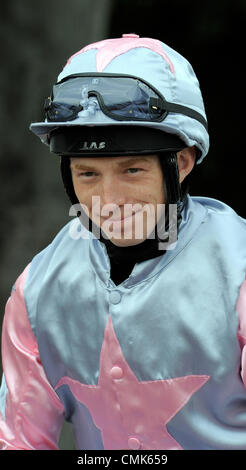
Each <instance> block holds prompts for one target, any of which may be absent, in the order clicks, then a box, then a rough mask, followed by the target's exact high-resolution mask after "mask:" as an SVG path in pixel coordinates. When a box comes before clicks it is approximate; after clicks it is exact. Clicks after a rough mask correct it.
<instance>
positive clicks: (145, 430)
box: [56, 317, 209, 450]
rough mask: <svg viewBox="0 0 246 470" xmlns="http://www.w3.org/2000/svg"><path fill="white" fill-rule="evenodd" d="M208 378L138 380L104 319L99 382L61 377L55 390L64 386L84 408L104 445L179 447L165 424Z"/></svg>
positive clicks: (168, 448) (116, 446) (114, 447)
mask: <svg viewBox="0 0 246 470" xmlns="http://www.w3.org/2000/svg"><path fill="white" fill-rule="evenodd" d="M208 379H209V376H208V375H189V376H185V377H177V378H173V379H167V380H151V381H142V382H141V381H139V380H138V379H137V377H136V376H135V374H134V373H133V371H132V370H131V368H130V367H129V365H128V363H127V361H126V359H125V358H124V356H123V353H122V350H121V347H120V344H119V341H118V339H117V337H116V334H115V331H114V328H113V323H112V318H111V317H109V320H108V323H107V325H106V328H105V333H104V341H103V345H102V349H101V354H100V373H99V379H98V385H87V384H83V383H81V382H79V381H77V380H73V379H71V378H69V377H63V378H61V380H60V381H59V382H58V384H57V385H56V389H58V388H59V387H60V386H61V385H64V384H67V385H68V386H69V387H70V389H71V391H72V393H73V395H74V396H75V398H76V399H77V400H79V401H80V402H81V403H83V404H84V405H85V406H86V407H87V408H88V409H89V411H90V413H91V416H92V418H93V420H94V423H95V425H96V426H97V427H98V428H99V429H100V430H101V434H102V440H103V444H104V448H105V449H110V450H114V449H129V447H130V448H135V449H158V450H161V449H165V450H181V449H182V447H181V446H180V445H179V443H178V442H177V441H176V440H175V439H174V438H173V437H172V436H171V435H170V434H169V433H168V431H167V428H166V425H167V423H168V422H169V421H170V420H171V419H172V418H173V417H174V416H175V415H176V414H177V413H178V412H179V411H180V410H181V408H183V407H184V406H185V404H186V403H187V402H188V401H189V399H190V398H191V397H192V395H193V394H194V393H196V392H197V391H198V390H199V389H200V388H201V387H202V386H203V385H204V384H205V383H206V382H207V381H208Z"/></svg>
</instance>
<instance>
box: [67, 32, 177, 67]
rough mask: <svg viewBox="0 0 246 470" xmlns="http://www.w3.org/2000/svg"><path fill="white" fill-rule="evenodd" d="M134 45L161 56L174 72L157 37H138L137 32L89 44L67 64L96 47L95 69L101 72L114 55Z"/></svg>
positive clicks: (132, 47) (122, 52)
mask: <svg viewBox="0 0 246 470" xmlns="http://www.w3.org/2000/svg"><path fill="white" fill-rule="evenodd" d="M136 47H146V48H147V49H151V50H152V51H154V52H156V53H157V54H159V55H160V56H162V57H163V59H164V60H165V61H166V62H167V63H168V64H169V67H170V70H171V72H172V74H174V65H173V63H172V61H171V60H170V58H169V57H168V55H167V53H166V52H165V51H164V49H163V47H162V45H161V42H160V41H158V39H151V38H140V37H139V36H138V35H137V34H123V36H122V38H117V39H106V40H104V41H99V42H95V43H93V44H89V45H88V46H86V47H83V49H81V50H80V51H78V52H76V53H75V54H74V55H72V56H71V57H70V59H68V62H67V65H68V64H70V62H71V61H72V59H73V58H74V57H75V56H77V55H79V54H83V53H84V52H87V51H89V50H91V49H97V57H96V63H97V71H98V72H102V71H103V70H104V69H105V67H107V65H108V64H109V63H110V62H111V61H112V60H113V59H114V58H115V57H117V56H119V55H120V54H124V53H125V52H127V51H129V50H130V49H134V48H136Z"/></svg>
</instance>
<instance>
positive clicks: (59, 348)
mask: <svg viewBox="0 0 246 470" xmlns="http://www.w3.org/2000/svg"><path fill="white" fill-rule="evenodd" d="M76 220H77V219H76ZM72 224H75V219H74V220H72V221H71V222H70V223H69V224H68V225H66V226H65V227H64V228H63V229H62V230H61V231H60V233H58V235H57V236H56V238H55V239H54V241H53V242H52V243H51V244H50V245H49V246H48V247H47V248H46V249H45V250H43V251H42V252H41V253H39V254H38V255H37V256H36V257H35V258H34V259H33V260H32V262H31V263H30V264H29V265H28V266H27V268H26V269H25V271H24V272H23V273H22V275H21V276H20V277H19V278H18V280H17V281H16V283H15V286H14V288H13V290H12V294H11V297H10V299H9V300H8V302H7V306H6V313H5V317H4V324H3V335H2V354H3V369H4V375H3V380H2V387H1V394H0V398H1V400H0V405H1V407H0V409H1V419H0V444H1V446H2V449H55V448H57V446H58V444H57V443H58V439H59V433H60V429H61V426H62V422H63V420H64V419H66V420H67V421H69V422H70V423H71V426H72V428H73V432H74V436H75V441H76V445H77V447H78V449H159V450H161V449H165V450H167V449H244V450H246V390H245V384H246V373H245V366H246V359H245V354H246V353H245V351H246V349H245V343H246V282H245V273H246V221H245V220H243V219H242V218H241V217H239V216H238V215H237V214H236V213H235V212H234V211H233V210H232V209H231V208H230V207H228V206H227V205H225V204H223V203H221V202H219V201H217V200H214V199H208V198H193V197H190V196H189V197H188V201H187V204H186V207H185V209H184V211H183V219H182V223H181V226H180V229H179V236H178V242H177V244H176V246H175V248H174V249H173V250H168V251H166V253H165V254H163V253H162V252H160V256H159V257H157V258H153V259H151V260H148V261H144V262H142V263H139V264H136V265H135V267H134V269H133V271H132V273H131V275H130V276H129V277H128V278H127V279H126V280H125V281H124V282H122V283H121V284H119V285H117V286H116V285H115V284H114V283H113V281H112V280H111V279H110V262H109V258H108V255H107V251H106V248H105V245H104V244H103V243H101V242H100V241H99V240H97V239H95V238H93V237H92V235H91V234H89V233H88V237H87V239H85V238H83V237H80V236H78V237H72V236H71V227H72ZM75 238H77V239H75Z"/></svg>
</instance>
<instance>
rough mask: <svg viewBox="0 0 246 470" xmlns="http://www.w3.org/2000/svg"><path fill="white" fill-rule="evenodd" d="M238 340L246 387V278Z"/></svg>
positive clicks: (240, 298)
mask: <svg viewBox="0 0 246 470" xmlns="http://www.w3.org/2000/svg"><path fill="white" fill-rule="evenodd" d="M237 313H238V339H239V343H240V346H241V350H242V353H241V376H242V380H243V383H244V385H245V387H246V278H245V280H244V282H243V283H242V285H241V288H240V293H239V297H238V301H237Z"/></svg>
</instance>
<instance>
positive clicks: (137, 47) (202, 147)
mask: <svg viewBox="0 0 246 470" xmlns="http://www.w3.org/2000/svg"><path fill="white" fill-rule="evenodd" d="M121 94H122V95H124V97H125V101H124V100H122V99H118V103H116V101H117V97H119V96H120V95H121ZM138 99H139V101H138ZM123 101H124V102H123ZM126 101H127V106H126ZM134 101H135V104H136V102H137V105H136V106H133V105H134ZM116 105H117V106H116ZM78 126H79V127H80V128H81V126H83V128H84V129H85V130H87V131H88V130H89V129H91V128H92V127H93V128H94V130H95V128H96V127H97V128H98V129H99V128H102V127H104V126H110V129H112V126H116V127H114V129H115V131H116V134H117V126H118V128H119V127H120V128H121V129H122V128H124V126H127V129H131V126H134V128H132V130H134V129H136V127H137V126H138V127H139V129H138V130H139V131H140V130H143V127H144V128H146V127H147V128H149V129H150V130H151V129H153V132H154V134H155V133H156V132H157V130H158V134H160V132H159V131H163V134H162V133H161V135H163V136H164V135H165V136H168V137H169V138H170V142H172V139H174V141H173V142H174V143H173V146H174V147H175V139H178V140H177V141H181V142H182V143H183V144H184V147H186V146H187V147H191V146H195V147H196V148H197V149H198V159H197V162H198V163H199V162H201V161H202V160H203V158H204V157H205V156H206V154H207V153H208V149H209V135H208V131H207V118H206V113H205V109H204V103H203V98H202V94H201V90H200V86H199V82H198V79H197V77H196V75H195V73H194V71H193V68H192V66H191V65H190V63H189V62H188V61H187V60H186V59H185V58H184V57H182V56H181V55H180V54H179V53H177V52H176V51H174V50H173V49H172V48H171V47H169V46H167V45H166V44H164V43H163V42H161V41H159V40H156V39H151V38H141V37H139V36H138V35H136V34H123V36H122V37H121V38H117V39H107V40H103V41H100V42H97V43H94V44H90V45H88V46H86V47H84V48H83V49H81V50H80V51H79V52H77V53H76V54H74V55H73V56H72V57H71V58H70V59H69V60H68V62H67V64H66V65H65V67H64V69H63V71H62V72H61V73H60V75H59V76H58V81H57V84H56V85H55V86H54V89H53V94H52V96H51V97H50V98H49V99H48V101H47V102H46V119H45V121H44V122H39V123H32V124H31V126H30V129H31V130H32V131H33V132H34V133H35V134H36V135H38V136H39V137H40V139H41V140H42V141H43V142H44V143H46V144H48V145H50V144H51V143H52V142H51V141H52V136H53V135H57V132H58V134H59V132H60V134H59V135H61V132H62V133H64V132H65V133H66V132H67V131H69V132H70V131H71V132H72V130H73V129H74V130H75V129H78ZM104 129H105V130H106V127H104ZM73 135H74V134H73ZM86 135H87V134H86ZM138 135H140V134H139V132H138ZM142 135H144V132H143V133H142ZM68 140H69V138H68ZM170 142H169V146H171V147H172V144H171V143H170ZM114 144H115V142H114V143H113V144H112V145H114ZM59 145H60V140H59V139H58V143H57V142H55V144H54V143H53V145H51V151H54V152H55V153H60V154H62V151H61V149H60V147H59ZM61 145H64V141H63V142H62V144H61ZM65 145H70V141H69V142H67V143H66V142H65ZM105 145H106V144H105V141H104V140H100V142H99V143H98V142H93V141H92V142H91V141H89V140H88V138H84V140H83V146H81V142H80V147H78V148H77V149H76V148H75V149H74V148H73V153H74V154H78V151H79V152H81V153H82V154H83V152H85V151H86V152H87V154H90V153H91V154H92V153H93V155H96V154H98V155H99V154H100V155H102V154H103V152H104V151H107V149H105ZM115 145H116V146H117V143H116V144H115ZM132 145H133V144H132ZM135 145H136V151H137V150H138V148H140V147H141V145H144V143H143V142H142V143H141V142H139V139H138V143H136V144H135ZM158 145H159V144H158ZM57 146H58V147H57ZM133 146H134V145H133ZM76 150H77V153H76ZM149 150H155V148H153V149H152V148H150V149H149ZM177 150H178V147H177ZM64 154H65V153H64Z"/></svg>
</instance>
